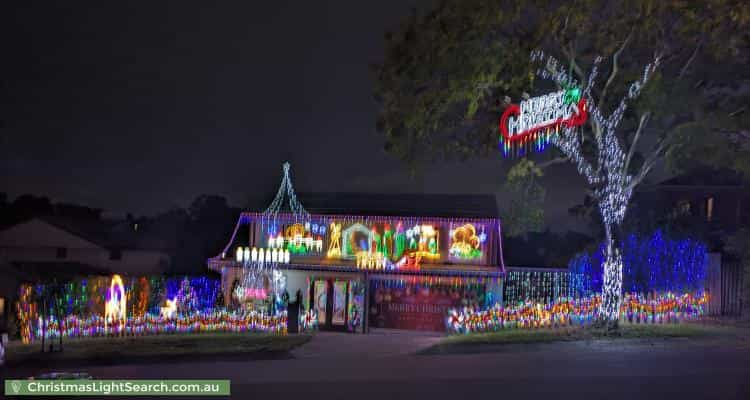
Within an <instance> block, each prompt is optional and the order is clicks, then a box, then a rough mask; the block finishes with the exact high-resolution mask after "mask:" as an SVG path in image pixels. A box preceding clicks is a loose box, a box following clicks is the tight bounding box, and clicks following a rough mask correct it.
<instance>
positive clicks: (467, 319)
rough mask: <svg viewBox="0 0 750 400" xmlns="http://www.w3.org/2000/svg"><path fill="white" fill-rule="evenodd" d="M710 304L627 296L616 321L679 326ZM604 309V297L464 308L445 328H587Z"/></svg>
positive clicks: (704, 297)
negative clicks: (675, 324)
mask: <svg viewBox="0 0 750 400" xmlns="http://www.w3.org/2000/svg"><path fill="white" fill-rule="evenodd" d="M708 300H709V296H708V294H707V293H704V292H698V293H684V294H681V295H676V294H673V293H671V292H667V293H661V294H657V295H653V296H643V295H634V294H629V293H628V294H626V295H625V299H624V301H623V302H622V304H621V306H620V308H619V309H618V313H617V317H616V318H617V319H618V320H620V321H623V322H625V321H627V322H630V323H652V324H657V323H676V322H680V321H684V320H689V319H695V318H697V317H700V316H702V315H704V314H705V305H706V304H707V303H708ZM601 305H602V299H601V297H599V296H592V297H586V298H581V299H572V298H565V297H564V298H560V299H559V300H557V301H555V302H551V303H546V304H543V303H536V302H525V303H520V304H517V305H511V306H505V307H503V306H502V305H499V304H497V305H495V306H494V307H491V308H488V309H484V310H477V309H476V308H471V307H464V308H457V309H451V310H449V312H448V316H447V318H446V321H445V325H446V330H447V331H448V332H449V333H452V334H458V333H471V332H491V331H498V330H503V329H534V328H553V327H565V326H585V325H588V324H591V323H592V322H594V321H596V320H598V319H599V318H600V317H601V315H600V313H601V312H602V306H601Z"/></svg>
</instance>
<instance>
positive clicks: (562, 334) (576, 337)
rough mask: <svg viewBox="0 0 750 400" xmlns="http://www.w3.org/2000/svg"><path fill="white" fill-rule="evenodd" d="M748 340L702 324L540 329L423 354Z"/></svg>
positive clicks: (454, 342) (449, 344)
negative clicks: (590, 343) (592, 343)
mask: <svg viewBox="0 0 750 400" xmlns="http://www.w3.org/2000/svg"><path fill="white" fill-rule="evenodd" d="M739 336H743V337H747V336H748V330H746V329H740V328H735V327H727V326H716V325H703V324H692V323H683V324H658V325H645V324H628V323H625V324H621V326H620V330H619V332H617V333H616V334H614V335H613V334H612V333H611V332H610V333H608V332H606V331H605V330H603V329H596V328H591V327H589V328H581V327H565V328H540V329H507V330H501V331H497V332H488V333H474V334H468V335H453V336H447V337H445V338H444V339H442V340H441V341H440V342H439V343H437V344H435V345H434V346H432V347H429V348H427V349H425V350H423V351H422V352H421V353H422V354H444V353H464V352H472V353H473V352H478V351H479V352H481V351H485V350H486V351H493V350H498V348H499V346H502V345H509V344H532V343H552V342H566V341H580V340H597V339H607V340H621V339H671V338H733V337H739Z"/></svg>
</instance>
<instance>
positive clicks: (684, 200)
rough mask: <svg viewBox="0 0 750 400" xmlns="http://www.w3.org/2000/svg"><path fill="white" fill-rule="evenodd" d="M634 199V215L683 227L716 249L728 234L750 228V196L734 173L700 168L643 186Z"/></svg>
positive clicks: (658, 222) (740, 178)
mask: <svg viewBox="0 0 750 400" xmlns="http://www.w3.org/2000/svg"><path fill="white" fill-rule="evenodd" d="M634 200H635V201H634V205H635V207H637V208H638V210H637V211H633V213H637V214H638V215H639V216H642V218H643V219H644V220H647V221H652V222H654V223H657V224H659V225H672V226H678V227H679V226H683V227H685V228H686V229H685V230H686V231H689V232H691V233H692V234H697V235H701V236H702V237H703V238H705V239H707V240H709V241H714V242H715V243H716V244H715V245H714V247H718V246H720V244H721V238H723V237H725V236H726V235H727V234H730V233H733V232H735V231H737V229H739V228H741V227H747V226H750V193H749V192H748V190H747V187H746V186H745V185H744V183H743V179H742V175H740V174H738V173H736V172H734V171H729V170H712V169H706V168H701V169H697V170H694V171H691V172H688V173H684V174H681V175H678V176H675V177H672V178H670V179H667V180H664V181H662V182H660V183H657V184H653V185H643V186H642V187H641V188H640V189H639V191H638V193H637V195H636V198H635V199H634ZM717 250H718V249H717Z"/></svg>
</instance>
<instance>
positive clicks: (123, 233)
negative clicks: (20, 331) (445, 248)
mask: <svg viewBox="0 0 750 400" xmlns="http://www.w3.org/2000/svg"><path fill="white" fill-rule="evenodd" d="M169 254H170V252H169V251H168V250H167V249H165V248H164V247H163V246H162V245H161V244H160V242H159V240H158V239H157V238H154V237H147V236H145V235H139V233H138V232H137V231H136V230H133V229H128V228H127V227H123V224H122V223H116V222H107V221H98V220H95V221H75V220H70V219H63V218H54V217H38V218H32V219H30V220H27V221H24V222H21V223H18V224H16V225H13V226H10V227H8V228H6V229H4V230H2V231H0V282H1V283H0V306H2V308H0V330H3V329H4V328H3V327H5V326H6V324H7V323H8V318H9V315H10V313H12V312H13V310H12V306H11V304H12V303H13V302H14V301H15V298H16V296H17V293H16V292H17V290H18V287H19V285H20V283H22V282H26V281H32V282H36V281H44V280H48V279H52V278H57V279H61V280H65V279H70V278H73V277H75V276H82V275H110V274H115V273H117V274H121V275H149V274H162V273H165V272H166V271H167V269H168V268H169V266H170V262H171V260H170V255H169Z"/></svg>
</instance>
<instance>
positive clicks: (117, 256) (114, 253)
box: [109, 249, 122, 260]
mask: <svg viewBox="0 0 750 400" xmlns="http://www.w3.org/2000/svg"><path fill="white" fill-rule="evenodd" d="M109 259H110V260H122V250H120V249H112V250H110V251H109Z"/></svg>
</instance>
